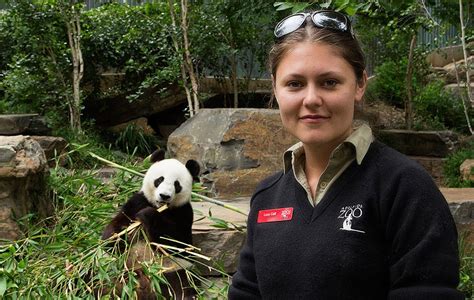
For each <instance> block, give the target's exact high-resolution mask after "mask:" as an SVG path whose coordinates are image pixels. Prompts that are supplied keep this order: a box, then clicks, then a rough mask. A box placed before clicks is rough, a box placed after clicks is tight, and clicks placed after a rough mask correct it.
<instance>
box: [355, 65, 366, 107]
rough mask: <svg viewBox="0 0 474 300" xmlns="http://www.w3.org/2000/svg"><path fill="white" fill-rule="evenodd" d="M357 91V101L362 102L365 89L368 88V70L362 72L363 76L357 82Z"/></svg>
mask: <svg viewBox="0 0 474 300" xmlns="http://www.w3.org/2000/svg"><path fill="white" fill-rule="evenodd" d="M356 84H357V86H356V93H355V101H356V102H360V101H362V99H363V97H364V93H365V89H366V88H367V72H366V71H364V73H362V78H361V79H360V80H357V82H356Z"/></svg>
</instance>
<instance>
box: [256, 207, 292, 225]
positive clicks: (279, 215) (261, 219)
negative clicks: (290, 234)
mask: <svg viewBox="0 0 474 300" xmlns="http://www.w3.org/2000/svg"><path fill="white" fill-rule="evenodd" d="M291 218H293V207H285V208H275V209H266V210H261V211H259V212H258V218H257V223H268V222H281V221H289V220H291Z"/></svg>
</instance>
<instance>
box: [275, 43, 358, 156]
mask: <svg viewBox="0 0 474 300" xmlns="http://www.w3.org/2000/svg"><path fill="white" fill-rule="evenodd" d="M364 76H365V75H364ZM365 86H366V80H365V77H364V79H363V80H361V81H360V82H359V83H358V82H357V79H356V77H355V73H354V71H353V69H352V67H351V65H350V64H349V63H348V62H347V61H346V60H345V59H344V58H342V56H340V54H339V51H338V49H337V48H335V47H333V46H330V45H327V44H322V43H309V42H308V43H306V42H304V43H297V44H295V45H294V46H293V48H292V49H290V50H289V51H288V52H287V53H286V54H285V56H283V58H282V59H281V61H280V63H279V65H278V68H277V71H276V74H275V78H273V88H274V92H275V97H276V99H277V101H278V105H279V107H280V115H281V119H282V122H283V126H284V127H285V128H286V129H287V130H288V131H289V132H290V133H291V134H293V135H294V136H295V137H297V138H298V139H299V140H300V141H302V142H303V143H304V144H306V145H315V146H321V145H323V146H324V145H326V146H331V147H336V146H337V145H338V144H339V143H341V142H342V141H343V140H344V139H345V138H346V137H347V136H349V135H350V133H351V131H352V120H353V117H354V104H355V102H356V101H357V102H358V101H361V99H362V96H363V94H364V91H365Z"/></svg>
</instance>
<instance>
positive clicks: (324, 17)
mask: <svg viewBox="0 0 474 300" xmlns="http://www.w3.org/2000/svg"><path fill="white" fill-rule="evenodd" d="M308 16H310V17H311V21H313V24H314V26H316V27H318V28H327V29H333V30H336V31H339V32H348V33H350V34H351V36H352V38H354V33H353V32H352V27H351V22H350V21H349V19H348V18H347V16H346V15H344V14H341V13H339V12H336V11H330V10H320V11H315V12H311V13H296V14H294V15H291V16H288V17H286V18H284V19H283V20H281V21H280V22H278V24H277V25H276V26H275V31H274V32H273V33H274V34H275V37H277V38H281V37H283V36H285V35H287V34H289V33H292V32H293V31H295V30H297V29H299V28H300V27H302V26H303V24H304V23H305V22H306V18H307V17H308Z"/></svg>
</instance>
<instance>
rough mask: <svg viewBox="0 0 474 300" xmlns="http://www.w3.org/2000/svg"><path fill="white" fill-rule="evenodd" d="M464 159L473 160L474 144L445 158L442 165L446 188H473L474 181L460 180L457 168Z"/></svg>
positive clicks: (471, 143) (469, 144)
mask: <svg viewBox="0 0 474 300" xmlns="http://www.w3.org/2000/svg"><path fill="white" fill-rule="evenodd" d="M466 159H474V142H470V143H468V144H467V145H466V146H464V147H462V148H460V149H458V150H457V151H455V152H454V153H452V154H450V155H449V156H448V157H447V160H446V162H445V163H444V175H445V176H446V185H447V186H448V187H474V181H472V180H463V179H462V178H461V173H460V170H459V166H460V165H461V164H462V163H463V162H464V161H465V160H466Z"/></svg>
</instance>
